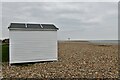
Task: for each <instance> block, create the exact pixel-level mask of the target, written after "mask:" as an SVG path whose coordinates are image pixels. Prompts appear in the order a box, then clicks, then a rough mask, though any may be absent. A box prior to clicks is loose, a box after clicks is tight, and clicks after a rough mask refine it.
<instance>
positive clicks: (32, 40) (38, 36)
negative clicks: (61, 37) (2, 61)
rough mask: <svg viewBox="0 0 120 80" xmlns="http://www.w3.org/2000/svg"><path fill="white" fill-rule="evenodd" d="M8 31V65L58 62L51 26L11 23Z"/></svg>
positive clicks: (55, 31) (55, 39)
mask: <svg viewBox="0 0 120 80" xmlns="http://www.w3.org/2000/svg"><path fill="white" fill-rule="evenodd" d="M8 29H9V38H10V45H9V63H10V64H13V63H26V62H39V61H53V60H58V55H57V30H58V28H56V27H55V26H54V25H53V24H31V23H27V24H25V23H11V24H10V26H9V27H8Z"/></svg>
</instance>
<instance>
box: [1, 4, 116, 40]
mask: <svg viewBox="0 0 120 80" xmlns="http://www.w3.org/2000/svg"><path fill="white" fill-rule="evenodd" d="M117 17H118V16H117V3H110V2H109V3H104V2H103V3H95V2H77V3H76V2H73V3H72V2H60V3H59V2H45V3H44V2H39V3H28V2H21V3H20V2H19V3H15V2H14V3H9V2H8V3H3V16H2V19H3V32H4V33H3V36H4V37H8V29H7V27H8V25H9V24H10V22H39V23H54V24H56V25H57V26H58V27H59V28H60V30H59V31H58V39H67V37H68V36H70V37H71V38H72V39H116V38H117ZM111 32H112V33H111ZM76 34H77V35H76ZM108 34H111V35H108Z"/></svg>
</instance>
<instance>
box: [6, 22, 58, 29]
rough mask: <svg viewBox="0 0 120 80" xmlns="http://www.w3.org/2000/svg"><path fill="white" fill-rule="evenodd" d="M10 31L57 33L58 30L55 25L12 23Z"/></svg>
mask: <svg viewBox="0 0 120 80" xmlns="http://www.w3.org/2000/svg"><path fill="white" fill-rule="evenodd" d="M8 29H9V30H24V31H27V30H30V31H36V30H37V31H56V30H58V28H57V27H56V26H55V25H53V24H31V23H27V24H26V23H11V24H10V26H9V27H8Z"/></svg>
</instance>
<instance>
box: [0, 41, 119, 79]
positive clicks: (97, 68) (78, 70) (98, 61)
mask: <svg viewBox="0 0 120 80" xmlns="http://www.w3.org/2000/svg"><path fill="white" fill-rule="evenodd" d="M58 56H59V58H58V61H54V62H39V63H32V64H21V65H12V66H8V63H3V66H2V75H3V77H4V78H118V46H117V45H95V44H90V43H87V42H59V43H58Z"/></svg>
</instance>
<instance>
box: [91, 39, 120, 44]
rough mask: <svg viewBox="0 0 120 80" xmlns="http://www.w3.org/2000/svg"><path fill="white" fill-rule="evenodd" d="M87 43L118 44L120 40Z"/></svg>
mask: <svg viewBox="0 0 120 80" xmlns="http://www.w3.org/2000/svg"><path fill="white" fill-rule="evenodd" d="M89 42H91V43H98V44H120V40H89Z"/></svg>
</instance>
